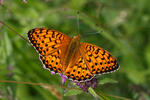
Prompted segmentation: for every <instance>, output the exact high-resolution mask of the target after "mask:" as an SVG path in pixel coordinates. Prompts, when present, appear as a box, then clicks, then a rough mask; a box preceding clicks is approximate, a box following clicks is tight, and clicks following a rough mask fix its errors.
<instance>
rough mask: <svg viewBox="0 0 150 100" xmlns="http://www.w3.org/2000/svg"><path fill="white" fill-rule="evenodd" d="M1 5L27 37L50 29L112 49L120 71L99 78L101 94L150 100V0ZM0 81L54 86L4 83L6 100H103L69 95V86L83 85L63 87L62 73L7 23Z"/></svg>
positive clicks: (2, 15) (15, 0) (0, 11)
mask: <svg viewBox="0 0 150 100" xmlns="http://www.w3.org/2000/svg"><path fill="white" fill-rule="evenodd" d="M0 3H1V5H0V20H1V21H3V22H5V23H6V24H8V25H9V26H11V27H12V28H13V29H14V30H16V31H17V32H18V33H19V34H21V35H22V36H24V37H25V38H27V34H26V33H27V32H28V31H29V30H30V29H32V28H36V27H48V28H53V29H56V30H59V31H61V32H63V33H65V34H67V35H69V36H70V37H72V36H75V35H77V34H79V33H80V34H81V41H82V42H83V41H84V42H88V43H92V44H95V45H98V46H100V47H102V48H104V49H106V50H108V51H109V52H111V53H112V54H113V55H114V56H115V57H116V58H117V59H118V62H119V64H120V69H119V70H118V71H116V72H114V73H111V74H107V75H101V76H99V77H98V81H99V85H98V87H97V88H96V90H97V91H98V92H99V93H100V95H104V94H105V96H106V98H107V99H108V100H127V98H128V99H132V100H150V85H149V84H150V5H149V4H150V0H28V1H27V3H24V2H23V1H21V0H0ZM78 11H79V12H80V13H79V14H77V12H78ZM78 21H79V23H80V24H79V31H78V24H77V22H78ZM78 32H79V33H78ZM0 80H12V81H25V82H33V83H47V84H49V85H50V86H49V88H50V89H45V88H42V87H41V86H36V85H26V84H16V83H3V82H0V100H58V99H61V98H63V99H64V100H70V99H71V100H85V99H86V100H99V99H98V98H95V97H93V96H92V95H91V94H90V93H85V92H81V91H80V93H78V95H73V96H72V95H70V96H69V93H67V91H69V90H71V89H69V87H71V88H77V87H76V86H73V85H72V83H71V82H69V81H67V83H66V84H65V88H62V87H61V78H60V76H59V75H51V74H50V72H49V71H48V70H44V69H43V68H42V64H41V62H40V61H39V59H38V54H37V52H36V51H35V50H34V48H33V47H32V46H31V45H29V44H28V43H27V42H26V41H24V40H23V39H22V38H20V37H19V36H18V35H16V34H15V33H14V32H12V31H11V30H10V29H8V28H7V27H6V26H3V25H2V24H0ZM54 86H55V87H54ZM54 90H55V91H56V93H55V92H54ZM66 93H67V94H68V95H67V96H64V94H66ZM103 99H104V98H103Z"/></svg>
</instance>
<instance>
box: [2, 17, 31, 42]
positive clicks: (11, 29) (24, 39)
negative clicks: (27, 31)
mask: <svg viewBox="0 0 150 100" xmlns="http://www.w3.org/2000/svg"><path fill="white" fill-rule="evenodd" d="M0 23H2V24H3V25H5V26H6V27H7V28H9V29H10V30H11V31H13V32H14V33H15V34H17V35H18V36H19V37H21V38H22V39H23V40H25V41H26V42H28V43H29V44H30V42H29V41H28V40H27V39H26V38H24V37H23V36H22V35H20V34H19V33H18V32H17V31H15V30H14V29H13V28H11V27H10V26H9V25H7V24H6V23H4V22H3V21H1V20H0Z"/></svg>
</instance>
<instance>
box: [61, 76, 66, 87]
mask: <svg viewBox="0 0 150 100" xmlns="http://www.w3.org/2000/svg"><path fill="white" fill-rule="evenodd" d="M60 76H61V78H62V85H64V84H65V82H66V76H65V75H63V74H60Z"/></svg>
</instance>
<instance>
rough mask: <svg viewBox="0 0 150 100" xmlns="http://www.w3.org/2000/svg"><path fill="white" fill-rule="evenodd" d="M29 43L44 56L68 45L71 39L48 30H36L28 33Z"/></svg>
mask: <svg viewBox="0 0 150 100" xmlns="http://www.w3.org/2000/svg"><path fill="white" fill-rule="evenodd" d="M28 38H29V41H30V42H31V43H32V45H33V46H34V47H35V48H36V50H37V51H38V52H39V53H40V54H41V55H43V56H46V55H49V54H51V53H52V52H54V51H57V50H58V49H60V48H62V47H63V46H65V45H68V44H69V42H70V40H71V38H70V37H68V36H67V35H65V34H63V33H61V32H58V31H56V30H51V29H48V28H35V29H32V30H30V31H29V32H28Z"/></svg>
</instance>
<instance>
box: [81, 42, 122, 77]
mask: <svg viewBox="0 0 150 100" xmlns="http://www.w3.org/2000/svg"><path fill="white" fill-rule="evenodd" d="M81 48H82V49H83V52H82V56H83V57H84V59H85V61H86V64H87V66H88V69H89V71H90V72H91V74H93V75H96V74H104V73H109V72H112V71H115V70H117V69H118V68H119V64H118V62H117V61H116V59H115V58H114V57H113V56H112V55H111V54H110V53H109V52H108V51H106V50H104V49H102V48H100V47H98V46H95V45H93V44H89V43H81Z"/></svg>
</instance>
